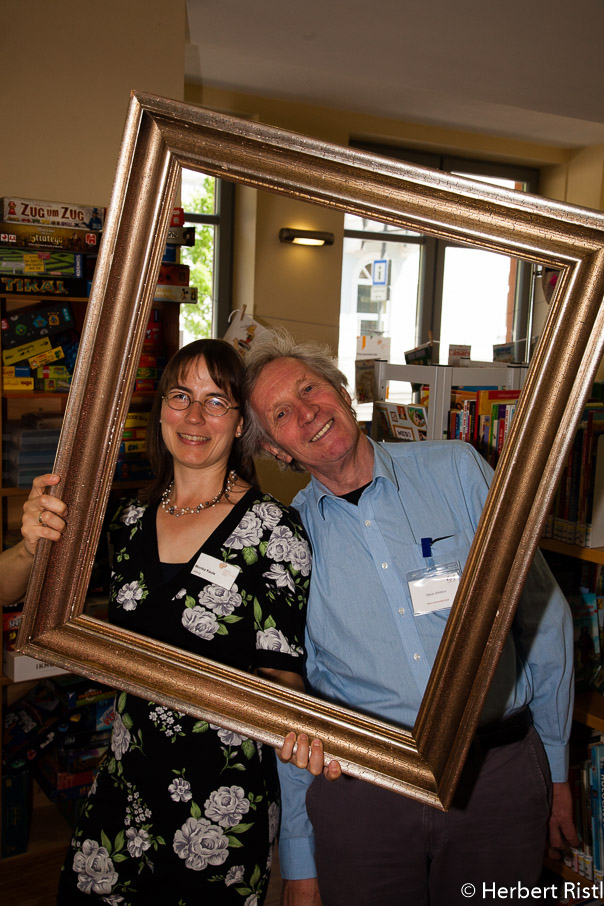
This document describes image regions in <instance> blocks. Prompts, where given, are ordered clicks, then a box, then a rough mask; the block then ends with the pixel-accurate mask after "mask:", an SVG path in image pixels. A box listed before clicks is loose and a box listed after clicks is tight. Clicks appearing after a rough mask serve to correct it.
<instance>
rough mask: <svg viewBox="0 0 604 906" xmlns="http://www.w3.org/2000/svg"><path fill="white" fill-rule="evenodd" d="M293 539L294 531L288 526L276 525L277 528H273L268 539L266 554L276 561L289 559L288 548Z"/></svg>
mask: <svg viewBox="0 0 604 906" xmlns="http://www.w3.org/2000/svg"><path fill="white" fill-rule="evenodd" d="M293 539H294V533H293V532H292V530H291V529H290V528H288V527H287V526H286V525H278V526H277V528H275V529H273V531H272V533H271V536H270V538H269V539H268V546H267V548H266V556H267V557H270V558H271V560H276V561H277V562H281V561H282V560H289V550H290V547H291V544H292V541H293Z"/></svg>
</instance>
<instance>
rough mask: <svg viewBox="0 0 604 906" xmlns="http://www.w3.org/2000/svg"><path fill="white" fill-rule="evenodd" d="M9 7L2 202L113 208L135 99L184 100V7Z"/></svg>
mask: <svg viewBox="0 0 604 906" xmlns="http://www.w3.org/2000/svg"><path fill="white" fill-rule="evenodd" d="M4 6H5V10H4V12H3V13H2V14H1V18H0V60H1V61H2V87H1V88H0V95H1V100H2V105H1V109H2V140H1V141H0V195H17V196H21V197H25V198H39V199H44V200H47V201H67V202H73V203H75V204H96V205H106V204H108V203H109V199H110V197H111V189H112V186H113V179H114V174H115V169H116V164H117V158H118V153H119V148H120V142H121V137H122V132H123V129H124V122H125V116H126V110H127V107H128V101H129V97H130V91H131V90H132V89H135V90H139V91H146V92H151V93H153V94H161V95H165V96H167V97H172V98H176V99H179V100H182V97H183V86H184V42H185V4H184V0H102V2H93V0H60V2H57V3H52V2H48V0H27V2H26V3H12V4H4ZM6 7H10V13H7V10H6Z"/></svg>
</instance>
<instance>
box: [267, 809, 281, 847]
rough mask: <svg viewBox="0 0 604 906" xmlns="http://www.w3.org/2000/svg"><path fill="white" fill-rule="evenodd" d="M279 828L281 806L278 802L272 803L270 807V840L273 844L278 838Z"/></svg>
mask: <svg viewBox="0 0 604 906" xmlns="http://www.w3.org/2000/svg"><path fill="white" fill-rule="evenodd" d="M278 828H279V806H278V805H277V803H276V802H271V804H270V805H269V807H268V839H269V841H270V842H271V843H272V842H273V840H274V839H275V837H276V836H277V830H278Z"/></svg>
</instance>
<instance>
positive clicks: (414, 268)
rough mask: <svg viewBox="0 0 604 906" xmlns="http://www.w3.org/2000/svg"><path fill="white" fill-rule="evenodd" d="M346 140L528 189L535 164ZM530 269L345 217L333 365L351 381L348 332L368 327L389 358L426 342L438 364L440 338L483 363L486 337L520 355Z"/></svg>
mask: <svg viewBox="0 0 604 906" xmlns="http://www.w3.org/2000/svg"><path fill="white" fill-rule="evenodd" d="M355 147H359V148H363V149H364V150H367V151H372V152H374V153H378V154H383V155H387V156H390V157H398V158H400V159H402V160H405V161H407V162H409V163H413V164H418V165H421V166H427V167H430V168H432V169H440V170H445V171H446V172H450V173H454V174H456V175H458V176H464V177H469V178H471V179H479V180H483V181H486V182H489V183H495V184H497V185H500V186H504V187H506V188H512V189H518V190H521V191H531V192H536V191H537V187H538V182H537V179H538V171H537V170H533V169H529V168H520V167H513V166H507V165H498V164H493V163H490V162H487V161H471V160H464V159H456V158H452V157H445V156H439V155H430V154H418V153H417V152H415V151H405V150H400V149H394V148H390V147H383V146H375V145H369V144H361V143H358V144H355ZM532 277H533V274H532V265H531V264H530V263H527V262H522V261H519V260H518V259H515V258H509V257H507V256H505V255H500V254H496V253H493V252H488V251H484V250H481V249H475V248H470V247H468V246H461V245H457V244H455V243H453V242H447V241H445V240H442V239H433V238H431V237H429V236H426V235H423V234H421V233H412V232H406V231H404V230H401V229H398V228H394V227H392V226H389V225H387V224H383V223H376V222H375V221H367V220H364V219H363V218H361V217H357V216H354V215H345V220H344V252H343V264H342V291H341V303H340V345H339V361H340V367H341V368H342V370H343V371H344V373H345V374H346V376H347V377H348V379H349V381H350V383H351V386H352V387H354V361H355V357H356V338H357V337H358V336H361V335H363V334H369V333H372V334H374V335H378V336H383V337H388V338H389V339H390V361H392V362H404V361H405V351H406V350H409V349H412V348H413V347H414V346H418V345H420V344H422V343H426V342H428V341H429V340H432V341H433V343H434V344H435V347H436V349H437V350H438V358H437V361H438V362H440V364H446V363H447V361H448V352H449V344H464V345H469V346H471V358H472V359H473V360H475V361H489V362H490V361H492V360H493V345H494V344H499V343H508V342H511V341H515V342H516V343H517V344H518V346H517V349H519V350H520V351H521V357H522V360H527V359H528V349H529V346H530V344H529V341H528V340H527V338H528V337H529V336H530V310H531V302H532V299H531V293H532ZM384 278H385V279H384ZM408 391H409V388H408V385H407V389H406V390H405V391H403V394H402V396H401V399H402V398H404V397H405V395H406V394H407V398H408Z"/></svg>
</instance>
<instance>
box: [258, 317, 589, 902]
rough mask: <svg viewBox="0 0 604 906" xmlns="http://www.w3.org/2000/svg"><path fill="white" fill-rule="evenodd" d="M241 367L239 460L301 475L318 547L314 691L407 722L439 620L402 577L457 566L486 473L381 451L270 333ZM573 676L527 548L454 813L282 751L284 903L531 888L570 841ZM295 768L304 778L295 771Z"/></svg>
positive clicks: (315, 353)
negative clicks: (272, 463)
mask: <svg viewBox="0 0 604 906" xmlns="http://www.w3.org/2000/svg"><path fill="white" fill-rule="evenodd" d="M246 364H247V367H248V373H247V374H248V376H247V385H248V386H247V390H248V393H247V398H248V400H249V409H250V411H249V412H248V415H247V423H248V433H247V438H246V441H247V443H248V445H249V448H250V449H254V448H255V449H256V450H258V449H260V448H262V449H264V450H265V451H267V452H268V453H270V454H271V455H272V456H274V457H276V458H277V459H278V460H280V461H281V462H282V463H284V464H285V465H289V466H290V467H293V468H296V469H303V470H306V471H308V472H309V473H310V475H311V481H310V483H309V485H308V486H307V487H306V488H305V489H304V490H303V491H301V492H300V493H299V494H298V495H297V497H296V498H295V500H294V502H293V503H294V506H296V507H297V508H298V510H299V512H300V514H301V516H302V520H303V522H304V524H305V527H306V529H307V532H308V534H309V536H310V539H311V543H312V547H313V572H312V579H311V593H310V599H309V607H308V620H307V633H306V645H307V674H308V683H309V686H310V689H311V691H312V692H313V693H314V694H316V695H318V696H320V697H322V698H325V699H327V700H331V701H334V702H338V703H340V704H343V705H345V706H348V707H351V708H354V709H355V710H358V711H362V712H365V713H368V714H371V715H373V716H375V717H377V718H381V719H384V720H387V721H389V722H392V723H395V724H398V725H401V726H403V727H405V728H411V727H412V726H413V723H414V721H415V717H416V715H417V711H418V708H419V705H420V703H421V700H422V697H423V693H424V689H425V687H426V683H427V680H428V677H429V675H430V670H431V668H432V664H433V662H434V658H435V655H436V651H437V649H438V645H439V641H440V638H441V635H442V631H443V629H444V626H445V623H446V619H447V615H448V609H444V610H437V611H435V612H430V613H422V612H421V607H419V606H418V605H417V604H416V603H414V601H413V598H412V596H411V592H412V590H413V588H412V586H413V577H410V575H409V574H410V573H412V572H413V571H417V570H425V569H426V568H427V567H428V566H429V564H427V562H426V553H428V554H429V555H430V556H431V557H432V558H433V560H434V562H435V563H436V565H441V564H445V563H451V562H455V561H459V563H460V567H463V565H464V563H465V559H466V557H467V554H468V551H469V548H470V544H471V541H472V537H473V535H474V532H475V530H476V526H477V523H478V519H479V516H480V513H481V510H482V507H483V504H484V501H485V498H486V494H487V490H488V483H489V480H490V471H489V467H488V466H487V464H486V463H485V462H484V461H483V460H482V459H481V458H480V456H479V455H478V454H477V453H476V451H475V450H474V449H473V448H472V447H470V446H469V445H467V444H462V443H459V442H452V441H446V442H438V443H421V444H420V443H415V444H386V445H378V444H375V443H374V442H373V441H371V440H370V439H369V438H367V437H366V436H364V435H363V434H361V432H360V430H359V427H358V425H357V423H356V420H355V417H354V412H353V410H352V408H351V399H350V396H349V394H348V392H347V391H346V389H345V384H346V379H345V377H344V376H343V375H342V374H341V373H340V372H339V371H338V369H337V367H336V366H335V364H334V362H333V360H332V359H331V358H330V357H329V355H328V354H325V352H324V351H323V350H321V349H320V348H319V347H315V346H311V345H309V344H307V345H296V343H295V342H294V341H293V340H292V339H291V338H290V337H288V336H287V335H285V334H278V333H274V334H272V335H269V336H268V337H264V336H263V338H261V339H258V340H257V341H255V342H254V344H253V346H252V347H251V349H250V351H249V352H248V354H247V356H246ZM422 539H423V540H424V541H425V540H426V539H429V541H430V543H431V549H430V551H428V552H427V551H426V549H425V545H424V547H422ZM572 664H573V650H572V621H571V617H570V611H569V608H568V605H567V603H566V601H565V600H564V598H563V596H562V594H561V592H560V590H559V589H558V587H557V585H556V583H555V582H554V580H553V577H552V576H551V573H550V572H549V570H548V569H547V566H546V565H545V562H544V560H543V559H542V557H541V555H540V554H539V555H537V557H536V558H535V562H534V564H533V566H532V568H531V572H530V574H529V578H528V580H527V583H526V585H525V588H524V590H523V594H522V598H521V602H520V604H519V607H518V611H517V615H516V618H515V622H514V628H513V631H512V632H511V633H510V636H509V638H508V640H507V641H506V644H505V646H504V650H503V653H502V656H501V660H500V663H499V666H498V669H497V673H496V675H495V678H494V680H493V683H492V686H491V688H490V690H489V694H488V696H487V700H486V704H485V707H484V709H483V713H482V715H481V722H480V723H481V728H480V729H479V732H478V733H477V736H476V742H475V744H474V745H473V747H472V751H471V753H470V755H469V756H468V759H467V762H466V766H465V768H464V772H463V775H462V778H461V781H460V784H459V787H458V790H457V793H456V796H455V800H454V803H453V805H452V807H451V808H450V810H449V811H448V812H446V813H445V812H441V811H440V810H438V809H434V808H432V807H430V806H427V805H423V804H421V803H418V802H415V801H414V800H411V799H409V798H407V797H404V796H401V795H399V794H397V793H393V792H391V791H388V790H384V789H381V788H379V787H377V786H374V785H371V784H369V783H366V782H364V781H360V780H356V779H353V778H350V777H342V778H341V779H339V780H337V781H336V782H335V783H328V782H327V780H329V779H333V778H335V777H336V776H337V775H338V767H339V766H338V765H337V764H334V763H332V764H331V765H330V766H329V767H328V769H327V773H326V776H323V774H322V771H321V767H320V764H319V763H320V762H322V750H321V747H320V744H318V743H317V741H315V742H313V746H312V748H311V750H310V751H311V756H310V758H308V752H309V746H308V740H307V738H305V737H301V738H300V740H299V745H298V750H297V754H292V752H293V745H292V743H293V739H292V737H291V735H290V736H289V737H288V738H287V739H286V744H285V746H284V749H283V751H282V753H281V757H282V759H284V760H287V759H290V758H291V761H292V764H282V765H280V776H281V785H282V799H283V817H282V825H281V834H280V842H279V851H280V862H281V871H282V875H283V877H284V878H285V879H287V880H286V881H285V884H284V899H283V902H284V903H285V904H290V906H293V904H296V906H301V904H319V903H321V902H322V903H323V906H395V904H407V903H409V904H411V903H413V904H414V906H421V904H427V903H430V904H432V906H437V904H438V906H441V904H442V906H445V904H446V906H449V904H452V903H453V904H454V903H463V902H467V896H468V890H472V889H474V890H475V892H476V894H475V895H476V898H481V899H482V896H483V893H482V892H483V888H482V884H483V883H484V884H488V885H493V884H495V885H496V886H497V887H499V886H506V887H507V888H508V889H509V888H511V887H512V886H513V885H518V884H523V885H525V886H529V887H531V886H535V885H537V884H538V882H539V878H540V874H541V864H542V858H543V854H544V850H545V841H546V834H547V829H548V823H549V834H550V844H551V845H552V846H555V847H562V846H563V845H564V844H565V842H566V843H568V844H570V845H576V844H577V842H578V841H577V838H576V833H575V830H574V827H573V823H572V806H571V796H570V790H569V787H568V784H567V783H566V777H567V769H568V762H567V759H568V754H567V741H568V736H569V732H570V724H571V719H572V704H573V703H572V683H573V671H572ZM307 760H308V768H309V772H310V773H309V772H307V771H300V770H298V769H297V768H296V767H295V765H297V766H298V767H307ZM312 774H316V775H317V776H315V777H314V778H313V776H312ZM552 780H553V798H552V783H551V781H552ZM309 818H310V820H309ZM315 863H316V868H315ZM317 877H318V881H317ZM468 885H474V888H468ZM319 888H320V891H319ZM509 895H510V896H512V895H513V894H511V893H510V894H509Z"/></svg>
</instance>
